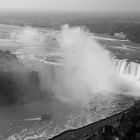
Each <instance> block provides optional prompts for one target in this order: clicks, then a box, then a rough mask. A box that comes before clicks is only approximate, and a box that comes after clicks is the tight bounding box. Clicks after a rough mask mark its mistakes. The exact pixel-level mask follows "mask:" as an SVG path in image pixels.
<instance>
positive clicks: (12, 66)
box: [0, 50, 43, 105]
mask: <svg viewBox="0 0 140 140" xmlns="http://www.w3.org/2000/svg"><path fill="white" fill-rule="evenodd" d="M42 93H43V91H41V89H40V81H39V77H38V72H36V71H32V70H30V69H27V68H26V67H25V66H24V65H23V64H22V63H21V62H20V61H19V60H18V58H17V57H16V55H14V54H11V53H10V52H9V51H1V50H0V105H7V104H15V103H19V104H26V102H28V101H30V100H36V99H38V98H41V95H42Z"/></svg>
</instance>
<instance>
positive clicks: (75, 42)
mask: <svg viewBox="0 0 140 140" xmlns="http://www.w3.org/2000/svg"><path fill="white" fill-rule="evenodd" d="M15 37H16V38H17V40H18V42H21V43H23V44H25V45H26V46H27V44H28V47H29V48H32V47H33V49H31V50H32V51H30V52H29V53H32V55H36V54H34V53H36V52H37V53H39V54H41V53H42V52H43V53H42V55H44V54H46V55H48V50H47V49H48V44H47V42H44V39H46V38H44V36H43V35H41V34H40V32H39V31H38V30H37V29H35V28H32V27H25V28H24V29H23V31H22V30H21V31H20V32H19V33H18V34H16V35H15V34H14V38H15ZM36 41H37V42H36ZM52 42H54V40H52ZM45 43H46V44H45ZM32 44H36V48H34V45H32ZM50 44H53V45H52V46H51V45H50V46H49V47H55V48H57V50H56V51H58V50H59V52H61V53H62V54H63V60H64V61H63V65H61V67H57V66H51V70H48V69H50V66H48V65H47V64H45V66H44V65H42V64H39V61H38V60H33V61H34V63H35V64H36V66H35V68H36V69H37V70H38V71H39V73H40V81H41V85H43V86H42V87H43V88H44V89H45V90H46V91H48V89H49V91H51V92H52V93H54V94H55V96H56V97H57V98H59V99H61V100H62V101H65V102H75V103H81V104H84V105H85V104H88V102H89V100H90V99H91V98H92V97H94V96H97V95H98V94H105V95H106V96H107V95H109V94H110V93H119V94H120V93H121V94H128V95H135V96H139V93H138V89H139V88H138V86H137V87H136V86H134V85H133V84H132V83H131V82H128V81H127V80H126V79H125V78H123V77H121V76H120V75H119V74H118V73H116V72H115V70H114V69H113V66H112V58H111V56H110V53H109V51H107V50H106V49H105V48H103V47H102V46H101V44H99V43H98V42H97V41H96V40H95V39H94V35H93V34H92V33H90V32H89V31H88V30H87V29H86V28H85V27H78V26H77V27H69V25H64V26H62V28H61V31H60V32H59V36H58V37H56V40H55V43H50ZM25 49H27V48H25ZM27 50H29V49H27ZM33 61H31V63H32V62H33ZM44 62H45V61H44ZM133 92H134V93H133Z"/></svg>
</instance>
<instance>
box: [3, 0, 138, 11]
mask: <svg viewBox="0 0 140 140" xmlns="http://www.w3.org/2000/svg"><path fill="white" fill-rule="evenodd" d="M1 10H5V11H6V10H21V11H22V10H30V11H35V10H37V11H38V10H39V11H45V10H46V11H48V10H51V11H82V12H92V11H93V12H98V11H99V12H102V11H119V12H120V11H130V12H131V11H132V12H137V11H138V12H139V11H140V0H0V11H1Z"/></svg>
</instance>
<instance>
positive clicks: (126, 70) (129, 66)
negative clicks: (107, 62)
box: [113, 59, 140, 81]
mask: <svg viewBox="0 0 140 140" xmlns="http://www.w3.org/2000/svg"><path fill="white" fill-rule="evenodd" d="M113 66H114V68H115V70H116V71H117V72H119V73H120V74H121V75H124V76H128V77H130V78H132V79H134V80H136V81H140V64H138V63H135V62H129V61H128V60H127V59H115V60H114V63H113Z"/></svg>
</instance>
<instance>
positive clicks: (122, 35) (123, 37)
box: [114, 32, 126, 39]
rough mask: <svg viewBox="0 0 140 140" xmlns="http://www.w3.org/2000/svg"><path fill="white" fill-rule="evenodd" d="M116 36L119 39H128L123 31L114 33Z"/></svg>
mask: <svg viewBox="0 0 140 140" xmlns="http://www.w3.org/2000/svg"><path fill="white" fill-rule="evenodd" d="M114 37H116V38H118V39H126V34H124V33H123V32H120V33H114Z"/></svg>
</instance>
